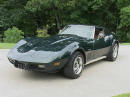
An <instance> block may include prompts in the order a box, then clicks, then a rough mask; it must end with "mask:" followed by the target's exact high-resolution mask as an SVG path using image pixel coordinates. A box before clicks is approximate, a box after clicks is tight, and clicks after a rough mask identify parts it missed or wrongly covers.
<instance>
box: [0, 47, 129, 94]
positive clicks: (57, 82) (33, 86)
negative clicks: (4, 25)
mask: <svg viewBox="0 0 130 97" xmlns="http://www.w3.org/2000/svg"><path fill="white" fill-rule="evenodd" d="M8 51H9V50H5V49H1V50H0V97H111V96H114V95H117V94H120V93H127V92H130V45H128V46H120V49H119V56H118V58H117V60H116V61H115V62H110V61H105V60H101V61H98V62H95V63H92V64H89V65H87V66H86V67H85V69H84V71H83V73H82V75H81V77H80V78H78V79H76V80H72V79H68V78H66V77H64V76H62V74H59V73H57V74H47V73H43V72H28V71H24V70H20V69H17V68H14V66H13V65H12V64H11V63H9V61H8V59H7V57H6V56H7V53H8Z"/></svg>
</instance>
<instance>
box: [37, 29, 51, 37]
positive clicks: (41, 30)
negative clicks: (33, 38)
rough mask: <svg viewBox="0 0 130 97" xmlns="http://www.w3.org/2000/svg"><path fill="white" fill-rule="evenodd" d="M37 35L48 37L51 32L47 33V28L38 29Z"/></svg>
mask: <svg viewBox="0 0 130 97" xmlns="http://www.w3.org/2000/svg"><path fill="white" fill-rule="evenodd" d="M37 33H38V34H37V36H38V37H48V36H49V34H47V30H46V29H38V30H37Z"/></svg>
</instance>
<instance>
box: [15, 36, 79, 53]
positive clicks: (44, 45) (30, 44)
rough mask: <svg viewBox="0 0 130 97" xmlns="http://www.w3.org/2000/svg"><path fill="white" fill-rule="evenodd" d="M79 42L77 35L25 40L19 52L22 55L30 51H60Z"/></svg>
mask: <svg viewBox="0 0 130 97" xmlns="http://www.w3.org/2000/svg"><path fill="white" fill-rule="evenodd" d="M76 40H79V37H78V36H75V35H56V36H51V37H48V38H35V37H32V38H25V39H23V40H22V41H24V44H22V45H20V46H19V47H18V48H17V50H18V52H20V53H25V52H28V51H30V50H35V51H59V50H61V49H63V48H64V47H66V46H67V45H69V44H71V43H73V42H76Z"/></svg>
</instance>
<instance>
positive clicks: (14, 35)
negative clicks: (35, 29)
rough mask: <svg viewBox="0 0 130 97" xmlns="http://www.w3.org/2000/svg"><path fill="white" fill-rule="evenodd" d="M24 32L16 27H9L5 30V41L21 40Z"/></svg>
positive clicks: (14, 41)
mask: <svg viewBox="0 0 130 97" xmlns="http://www.w3.org/2000/svg"><path fill="white" fill-rule="evenodd" d="M22 34H24V33H23V32H22V31H21V30H19V29H18V28H16V27H13V28H9V29H7V30H6V31H5V32H4V37H5V38H4V42H6V43H16V42H18V41H19V40H21V39H22V38H24V37H23V36H22Z"/></svg>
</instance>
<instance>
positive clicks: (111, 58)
mask: <svg viewBox="0 0 130 97" xmlns="http://www.w3.org/2000/svg"><path fill="white" fill-rule="evenodd" d="M118 49H119V46H118V44H117V43H115V44H114V45H113V46H112V48H111V51H110V53H109V55H108V57H107V59H108V60H109V61H115V60H116V59H117V56H118Z"/></svg>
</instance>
